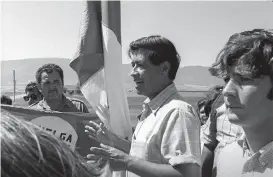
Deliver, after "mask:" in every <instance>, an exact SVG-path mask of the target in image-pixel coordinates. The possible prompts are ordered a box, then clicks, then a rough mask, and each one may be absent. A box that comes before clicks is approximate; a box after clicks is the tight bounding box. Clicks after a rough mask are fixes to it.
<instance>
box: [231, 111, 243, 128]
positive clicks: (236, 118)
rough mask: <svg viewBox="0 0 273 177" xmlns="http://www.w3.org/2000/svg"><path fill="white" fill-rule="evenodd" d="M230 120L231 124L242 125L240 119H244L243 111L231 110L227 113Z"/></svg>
mask: <svg viewBox="0 0 273 177" xmlns="http://www.w3.org/2000/svg"><path fill="white" fill-rule="evenodd" d="M227 116H228V120H229V121H230V123H233V124H236V125H240V124H241V122H242V120H240V118H242V117H243V114H242V110H240V109H229V110H228V111H227Z"/></svg>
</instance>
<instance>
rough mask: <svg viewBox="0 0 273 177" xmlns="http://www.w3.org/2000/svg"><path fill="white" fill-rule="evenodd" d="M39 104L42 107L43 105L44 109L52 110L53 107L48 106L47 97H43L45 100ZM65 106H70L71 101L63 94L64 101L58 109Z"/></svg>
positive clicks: (60, 109)
mask: <svg viewBox="0 0 273 177" xmlns="http://www.w3.org/2000/svg"><path fill="white" fill-rule="evenodd" d="M39 105H40V106H41V107H43V109H44V110H51V108H50V107H49V106H48V104H47V102H46V100H45V98H43V100H42V101H41V102H40V103H39ZM65 107H69V101H68V99H67V98H66V97H65V96H64V95H62V102H61V104H60V106H59V108H58V110H56V111H62V110H63V109H64V108H65Z"/></svg>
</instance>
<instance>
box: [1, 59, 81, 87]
mask: <svg viewBox="0 0 273 177" xmlns="http://www.w3.org/2000/svg"><path fill="white" fill-rule="evenodd" d="M70 61H71V60H69V59H63V58H33V59H23V60H10V61H2V62H1V85H2V86H8V85H12V84H13V81H12V80H13V76H12V70H15V71H16V82H17V84H18V85H23V84H26V83H28V82H29V81H31V80H35V73H36V71H37V69H38V68H39V67H41V66H42V65H43V64H46V63H54V64H57V65H59V66H60V67H61V68H62V69H63V71H64V84H65V85H76V84H77V80H78V77H77V74H76V73H75V72H74V71H73V70H72V69H71V68H70V66H69V63H70Z"/></svg>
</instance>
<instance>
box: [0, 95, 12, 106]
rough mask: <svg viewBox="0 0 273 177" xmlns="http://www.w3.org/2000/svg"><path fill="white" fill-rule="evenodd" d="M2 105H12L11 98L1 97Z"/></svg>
mask: <svg viewBox="0 0 273 177" xmlns="http://www.w3.org/2000/svg"><path fill="white" fill-rule="evenodd" d="M1 104H7V105H12V100H11V98H10V97H9V96H6V95H1Z"/></svg>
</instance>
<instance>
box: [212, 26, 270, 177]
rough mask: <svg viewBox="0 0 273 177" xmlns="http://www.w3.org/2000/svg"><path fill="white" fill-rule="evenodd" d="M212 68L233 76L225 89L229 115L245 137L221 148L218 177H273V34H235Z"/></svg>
mask: <svg viewBox="0 0 273 177" xmlns="http://www.w3.org/2000/svg"><path fill="white" fill-rule="evenodd" d="M213 69H214V70H215V73H218V74H219V76H225V75H228V76H229V77H230V80H229V82H228V83H227V84H226V86H225V88H224V90H223V95H224V100H225V105H226V108H227V111H226V114H227V117H228V118H229V121H230V122H231V123H234V124H236V125H239V126H241V127H242V128H243V130H244V135H245V137H244V139H243V140H239V141H236V142H233V143H231V144H228V145H226V146H225V147H224V148H223V149H222V151H221V152H220V154H219V158H218V161H217V164H216V166H217V169H218V171H217V177H230V176H234V177H246V176H251V177H270V176H273V168H272V167H273V144H272V143H273V32H272V31H267V30H263V29H254V30H252V31H244V32H241V33H237V34H234V35H233V36H231V37H230V39H229V41H228V42H227V44H226V45H225V47H224V49H223V50H222V51H221V52H220V54H219V55H218V58H217V61H216V63H215V65H214V66H213Z"/></svg>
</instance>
